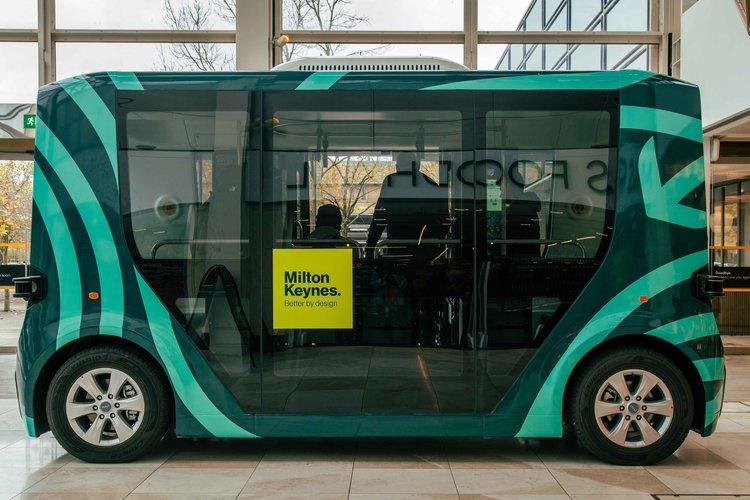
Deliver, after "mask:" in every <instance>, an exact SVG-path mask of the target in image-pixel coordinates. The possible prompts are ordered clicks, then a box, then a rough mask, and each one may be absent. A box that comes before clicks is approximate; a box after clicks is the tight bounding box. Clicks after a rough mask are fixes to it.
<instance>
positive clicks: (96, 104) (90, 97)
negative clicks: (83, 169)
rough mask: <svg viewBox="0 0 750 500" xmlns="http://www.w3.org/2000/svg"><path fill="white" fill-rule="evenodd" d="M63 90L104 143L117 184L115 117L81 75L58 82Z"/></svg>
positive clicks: (118, 180)
mask: <svg viewBox="0 0 750 500" xmlns="http://www.w3.org/2000/svg"><path fill="white" fill-rule="evenodd" d="M58 83H59V84H60V86H61V87H62V88H63V89H65V92H67V93H68V95H69V96H70V97H71V98H72V99H73V100H74V101H75V103H76V104H78V107H79V108H81V111H83V114H84V115H85V116H86V119H87V120H88V121H89V122H91V125H92V126H93V127H94V130H95V131H96V134H97V135H98V136H99V140H101V141H102V144H103V145H104V150H105V151H106V152H107V156H108V157H109V163H110V164H111V165H112V171H113V173H114V174H115V183H116V184H118V186H119V182H120V179H119V176H118V172H117V150H116V145H117V137H116V134H115V117H114V116H113V115H112V113H111V112H110V110H109V108H108V107H107V105H106V104H104V101H102V99H101V97H99V94H97V93H96V91H95V90H94V89H93V87H91V85H90V84H89V82H87V81H86V79H85V78H83V77H81V76H76V77H73V78H68V79H67V80H62V81H60V82H58Z"/></svg>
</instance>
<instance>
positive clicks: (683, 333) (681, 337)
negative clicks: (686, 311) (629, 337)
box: [646, 313, 719, 345]
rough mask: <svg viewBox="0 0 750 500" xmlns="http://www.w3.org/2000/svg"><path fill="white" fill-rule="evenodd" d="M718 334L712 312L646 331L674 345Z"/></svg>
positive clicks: (647, 333)
mask: <svg viewBox="0 0 750 500" xmlns="http://www.w3.org/2000/svg"><path fill="white" fill-rule="evenodd" d="M718 334H719V328H718V327H717V326H716V320H715V319H714V315H713V313H705V314H696V315H695V316H689V317H687V318H682V319H678V320H677V321H673V322H671V323H667V324H666V325H662V326H660V327H658V328H654V329H653V330H649V331H648V332H646V335H651V336H653V337H658V338H660V339H662V340H666V341H667V342H669V343H670V344H674V345H677V344H682V343H684V342H689V341H691V340H695V339H699V338H701V337H708V336H710V335H718Z"/></svg>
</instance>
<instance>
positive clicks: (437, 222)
mask: <svg viewBox="0 0 750 500" xmlns="http://www.w3.org/2000/svg"><path fill="white" fill-rule="evenodd" d="M447 215H448V193H447V189H446V188H444V187H441V186H439V185H438V184H437V183H436V182H435V181H433V180H432V179H430V178H429V177H428V176H427V175H425V174H423V173H422V172H420V171H419V163H418V159H417V155H416V154H414V153H400V154H399V155H398V156H397V157H396V172H395V173H393V174H390V175H388V176H386V178H385V179H383V184H382V186H381V188H380V196H379V197H378V201H377V204H376V205H375V212H374V213H373V218H372V223H370V228H369V230H368V232H367V250H368V255H372V254H373V250H374V248H375V246H376V245H377V243H378V241H379V240H380V237H381V236H382V234H383V231H385V230H387V231H388V241H389V242H390V243H388V244H387V245H386V252H387V254H388V255H410V256H412V257H413V258H416V259H431V258H434V257H436V256H437V255H439V254H440V253H441V252H443V250H444V247H441V245H438V244H434V243H430V242H429V241H428V240H435V239H444V238H445V235H446V233H447V229H448V226H447V225H445V223H446V221H447ZM393 240H402V241H401V242H398V241H393ZM403 240H405V241H403Z"/></svg>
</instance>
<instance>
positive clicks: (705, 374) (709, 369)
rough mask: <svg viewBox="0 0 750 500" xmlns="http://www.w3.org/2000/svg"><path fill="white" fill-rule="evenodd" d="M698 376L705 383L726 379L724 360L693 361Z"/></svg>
mask: <svg viewBox="0 0 750 500" xmlns="http://www.w3.org/2000/svg"><path fill="white" fill-rule="evenodd" d="M693 364H694V365H695V367H696V368H697V369H698V374H699V375H700V376H701V380H703V381H704V382H710V381H713V380H721V379H722V378H724V358H708V359H699V360H696V361H693Z"/></svg>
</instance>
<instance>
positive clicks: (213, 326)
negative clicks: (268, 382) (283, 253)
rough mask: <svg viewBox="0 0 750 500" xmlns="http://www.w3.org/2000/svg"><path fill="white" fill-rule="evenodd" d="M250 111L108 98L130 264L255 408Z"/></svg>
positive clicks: (137, 95)
mask: <svg viewBox="0 0 750 500" xmlns="http://www.w3.org/2000/svg"><path fill="white" fill-rule="evenodd" d="M253 112H254V106H253V105H252V102H251V95H250V94H248V93H247V92H192V91H191V92H122V93H120V94H119V100H118V119H119V124H120V129H119V132H120V137H119V149H120V151H119V155H120V164H121V166H122V167H123V168H122V170H121V180H120V184H121V190H122V214H123V219H124V227H125V231H126V236H127V239H128V243H129V246H130V250H131V253H132V254H133V257H134V258H135V262H136V265H137V266H138V269H139V271H140V272H141V274H142V275H143V276H144V278H145V279H146V281H147V282H148V283H149V285H150V286H151V287H152V288H153V289H154V291H156V293H157V294H158V295H159V297H160V298H161V299H162V301H163V302H164V304H165V305H166V306H167V308H168V309H169V310H170V312H171V313H172V314H173V315H174V317H175V318H176V319H177V320H178V321H179V322H180V323H181V324H182V326H183V327H184V328H185V329H186V331H187V332H188V335H189V336H190V338H191V339H192V340H193V341H194V342H195V344H196V346H197V347H198V348H199V349H201V350H202V352H203V353H204V354H205V355H206V357H207V358H208V359H209V360H210V362H211V363H212V365H213V367H214V369H215V370H216V371H217V373H219V375H220V376H221V377H223V378H224V380H225V382H226V383H227V385H228V386H232V385H237V383H238V377H239V376H240V375H241V377H240V378H241V380H240V383H241V384H242V385H243V389H244V390H246V391H249V393H253V392H255V396H248V397H246V398H243V399H242V402H243V403H244V404H245V405H246V407H247V408H257V407H259V406H260V392H259V391H260V371H259V370H260V369H259V366H258V364H257V363H256V361H257V356H258V354H257V353H259V352H260V334H261V332H262V325H260V324H259V322H258V321H257V320H258V319H259V318H260V315H259V307H258V305H257V304H258V300H257V299H258V298H259V297H258V295H259V292H258V291H257V287H258V285H259V281H258V275H259V273H258V270H259V268H258V267H257V260H258V259H257V252H258V251H259V244H258V242H257V240H255V239H253V238H251V237H250V236H251V235H254V234H256V233H257V227H258V225H257V219H256V218H257V214H258V211H257V205H258V203H259V199H258V195H257V192H258V191H259V188H258V182H257V179H259V161H258V160H259V157H258V155H257V153H253V152H252V150H253V147H252V144H251V140H250V137H251V135H252V134H251V132H250V131H251V128H252V127H251V121H252V120H251V116H252V113H253ZM255 147H256V148H257V145H256V146H255ZM253 298H255V300H252V299H253ZM253 352H255V353H256V354H255V355H253Z"/></svg>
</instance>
